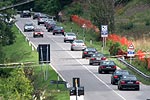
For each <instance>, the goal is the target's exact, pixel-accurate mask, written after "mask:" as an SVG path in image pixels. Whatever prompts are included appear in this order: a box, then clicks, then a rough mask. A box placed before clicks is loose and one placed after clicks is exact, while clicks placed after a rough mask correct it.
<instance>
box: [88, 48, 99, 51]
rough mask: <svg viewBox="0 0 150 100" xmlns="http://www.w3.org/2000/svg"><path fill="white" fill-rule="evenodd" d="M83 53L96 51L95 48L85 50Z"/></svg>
mask: <svg viewBox="0 0 150 100" xmlns="http://www.w3.org/2000/svg"><path fill="white" fill-rule="evenodd" d="M85 51H96V49H95V48H86V49H85Z"/></svg>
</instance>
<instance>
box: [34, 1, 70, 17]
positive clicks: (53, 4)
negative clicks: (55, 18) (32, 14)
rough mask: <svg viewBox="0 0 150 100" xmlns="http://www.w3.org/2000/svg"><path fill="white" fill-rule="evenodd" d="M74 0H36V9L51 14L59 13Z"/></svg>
mask: <svg viewBox="0 0 150 100" xmlns="http://www.w3.org/2000/svg"><path fill="white" fill-rule="evenodd" d="M72 1H73V0H45V1H44V2H43V1H42V0H36V1H35V3H34V4H35V6H34V8H33V9H34V11H39V12H44V13H47V14H50V15H57V14H58V13H59V11H61V10H62V9H63V7H64V6H65V5H67V4H70V3H71V2H72Z"/></svg>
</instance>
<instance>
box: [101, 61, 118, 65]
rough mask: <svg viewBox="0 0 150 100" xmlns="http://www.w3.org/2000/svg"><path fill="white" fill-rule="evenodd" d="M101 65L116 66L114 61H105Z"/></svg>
mask: <svg viewBox="0 0 150 100" xmlns="http://www.w3.org/2000/svg"><path fill="white" fill-rule="evenodd" d="M101 64H102V65H115V63H114V62H113V61H103V62H102V63H101Z"/></svg>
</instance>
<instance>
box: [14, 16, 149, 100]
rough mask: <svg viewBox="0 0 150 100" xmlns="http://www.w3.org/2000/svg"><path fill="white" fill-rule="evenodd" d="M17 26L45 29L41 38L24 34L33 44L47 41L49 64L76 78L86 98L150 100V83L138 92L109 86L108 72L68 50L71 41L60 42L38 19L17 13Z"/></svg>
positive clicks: (57, 36)
mask: <svg viewBox="0 0 150 100" xmlns="http://www.w3.org/2000/svg"><path fill="white" fill-rule="evenodd" d="M16 18H17V20H18V21H17V22H16V25H17V26H18V27H19V29H20V30H21V31H23V26H24V24H25V23H26V22H33V24H34V25H35V27H40V28H42V29H43V30H44V37H43V38H33V34H32V32H25V33H23V34H24V35H25V36H26V37H27V38H28V39H29V40H30V41H31V42H32V43H33V44H34V45H35V46H36V47H37V46H38V44H42V43H48V44H50V46H51V65H52V66H53V68H54V69H55V70H56V71H57V72H58V73H59V74H60V75H61V76H62V77H63V79H64V80H66V81H67V82H69V84H70V85H71V86H72V78H73V77H79V78H80V83H81V86H84V88H85V95H84V97H85V100H146V99H148V98H149V99H150V86H147V85H143V84H141V87H140V91H133V90H132V91H130V90H125V91H119V90H118V89H117V86H116V85H111V83H110V78H111V74H98V66H91V65H89V60H88V59H82V55H81V54H82V51H71V50H70V46H71V44H70V43H64V42H63V38H64V37H63V36H62V35H52V33H51V32H47V30H46V29H45V27H44V26H43V25H37V20H32V18H20V17H19V16H16Z"/></svg>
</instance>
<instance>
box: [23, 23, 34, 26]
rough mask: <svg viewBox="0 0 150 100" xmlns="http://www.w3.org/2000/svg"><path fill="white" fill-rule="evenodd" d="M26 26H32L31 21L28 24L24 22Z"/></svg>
mask: <svg viewBox="0 0 150 100" xmlns="http://www.w3.org/2000/svg"><path fill="white" fill-rule="evenodd" d="M25 25H26V26H33V24H32V23H28V24H25Z"/></svg>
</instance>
